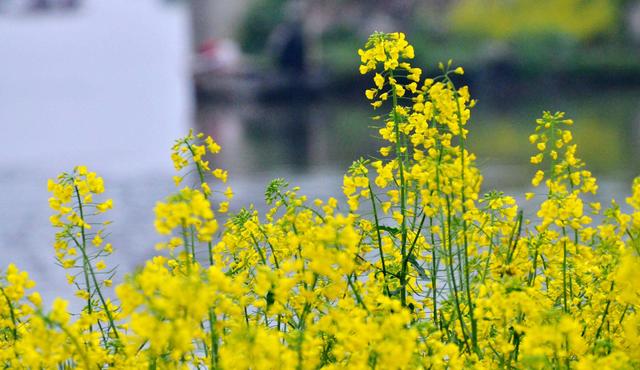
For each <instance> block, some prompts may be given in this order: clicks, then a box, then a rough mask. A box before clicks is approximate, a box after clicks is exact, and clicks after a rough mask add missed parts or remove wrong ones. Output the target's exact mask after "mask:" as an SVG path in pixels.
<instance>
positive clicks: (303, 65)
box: [267, 0, 308, 76]
mask: <svg viewBox="0 0 640 370" xmlns="http://www.w3.org/2000/svg"><path fill="white" fill-rule="evenodd" d="M303 6H304V5H303V3H302V2H301V1H300V0H293V1H291V2H289V3H288V4H287V6H286V8H285V20H284V22H283V23H281V24H280V25H278V27H276V29H275V30H274V31H273V32H272V33H271V35H270V36H269V40H268V42H267V50H268V52H269V53H270V54H271V55H272V58H273V59H274V60H275V62H276V67H277V68H278V70H279V71H280V72H284V73H287V74H292V75H298V76H299V75H300V74H302V73H304V72H305V71H306V70H307V49H308V47H307V40H306V37H305V32H304V27H303V23H302V19H303Z"/></svg>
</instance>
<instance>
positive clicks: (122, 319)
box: [0, 33, 640, 369]
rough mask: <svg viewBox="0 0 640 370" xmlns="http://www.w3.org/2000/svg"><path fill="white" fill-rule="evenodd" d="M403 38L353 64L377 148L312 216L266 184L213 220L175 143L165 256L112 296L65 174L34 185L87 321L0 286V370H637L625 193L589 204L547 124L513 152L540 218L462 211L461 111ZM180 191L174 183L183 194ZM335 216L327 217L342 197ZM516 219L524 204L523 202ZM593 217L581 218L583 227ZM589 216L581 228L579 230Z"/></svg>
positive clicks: (207, 185) (485, 200) (313, 204)
mask: <svg viewBox="0 0 640 370" xmlns="http://www.w3.org/2000/svg"><path fill="white" fill-rule="evenodd" d="M413 54H414V50H413V47H412V46H411V45H410V44H409V43H408V41H407V40H406V38H405V36H404V35H403V34H401V33H391V34H384V33H376V34H374V35H372V36H371V37H370V38H369V40H368V41H367V43H366V44H365V47H364V48H363V49H362V50H359V55H360V58H361V66H360V72H361V73H362V74H366V75H370V76H372V87H371V88H369V89H367V90H366V91H365V96H366V98H367V99H368V100H370V102H371V105H372V107H373V109H375V110H376V111H377V112H378V115H377V116H376V117H374V119H376V120H377V122H379V128H378V133H379V135H380V137H381V141H382V146H381V147H380V148H379V152H378V153H379V154H377V155H376V156H374V157H371V158H366V159H358V160H356V161H355V162H354V163H353V164H352V165H351V166H350V167H349V169H348V170H347V171H346V173H345V175H344V178H343V186H342V192H343V196H340V197H336V198H334V197H331V198H329V199H314V200H309V199H308V198H307V197H306V196H304V195H302V194H301V193H300V189H299V188H297V187H290V186H289V184H288V183H287V182H286V181H285V180H284V179H275V180H273V181H272V182H271V183H270V184H269V185H268V186H267V189H266V191H265V202H266V204H267V206H268V210H267V211H266V213H264V214H260V213H259V212H258V211H257V210H256V209H255V208H254V207H253V206H248V207H245V208H240V210H239V211H238V212H236V213H234V214H228V210H229V202H230V201H231V199H232V197H233V191H232V189H231V188H229V187H225V186H226V185H224V183H226V181H227V177H228V173H227V172H226V171H225V170H223V169H220V168H215V169H212V168H211V166H210V158H211V156H213V155H215V154H217V153H218V152H219V151H220V146H219V145H218V144H217V143H215V141H213V139H211V138H210V137H204V136H203V135H201V134H199V135H194V134H192V133H190V134H189V135H187V136H186V137H184V138H181V139H179V140H177V141H176V144H175V145H174V146H173V148H172V155H171V158H172V160H173V162H174V165H175V168H176V170H177V171H178V174H177V175H176V176H175V177H174V181H175V183H176V186H177V187H180V188H179V189H177V190H176V193H175V194H173V195H170V196H168V197H167V198H166V199H165V200H164V201H161V202H158V203H157V205H156V207H155V214H156V221H155V226H156V229H157V231H158V233H159V234H161V235H163V236H165V240H164V241H162V242H161V243H159V244H158V245H156V248H157V249H158V250H160V251H162V252H163V253H162V254H161V255H159V256H157V257H154V258H153V259H151V260H150V261H147V263H146V264H145V266H144V267H143V268H142V269H140V270H139V271H138V272H136V273H134V274H131V275H128V276H127V277H126V278H125V280H124V283H122V284H120V285H118V286H117V287H116V288H115V296H116V297H117V300H115V301H113V302H112V301H111V300H110V299H109V298H108V297H110V296H113V293H111V294H109V292H108V290H110V288H111V276H112V273H106V271H108V269H107V268H106V262H105V260H106V258H107V257H108V254H110V253H111V251H112V247H111V245H110V244H108V243H106V242H105V241H104V238H105V237H106V233H105V232H104V227H105V226H106V224H108V222H105V221H101V220H100V217H101V215H102V214H103V213H104V212H106V211H107V210H108V209H110V208H111V207H112V202H111V201H110V200H103V201H97V200H94V197H98V196H99V195H101V193H103V192H104V186H103V181H102V179H101V178H99V177H98V176H97V175H96V174H95V173H91V172H89V171H88V170H87V169H86V168H84V167H77V168H76V169H75V170H74V171H73V172H72V173H70V174H62V175H61V176H60V177H59V178H58V179H57V180H56V181H53V180H52V181H51V182H50V183H49V189H50V191H51V192H52V193H53V197H52V199H51V200H50V204H51V207H52V208H53V209H54V211H55V213H54V215H53V216H52V218H51V222H52V224H53V226H55V227H56V228H58V230H59V232H58V233H57V234H56V242H55V250H56V257H57V259H58V261H59V263H60V265H61V266H62V267H63V268H65V269H66V270H67V271H68V276H69V277H68V278H69V281H70V283H71V284H73V285H74V286H75V287H76V290H77V295H78V296H79V297H80V299H82V301H83V302H84V303H85V304H84V308H83V309H82V311H81V312H79V313H76V315H74V317H73V318H72V317H71V316H70V314H69V312H68V310H67V307H68V306H67V302H65V301H64V300H61V299H57V300H55V301H54V302H53V305H52V308H51V309H48V308H46V307H45V305H44V304H43V303H42V299H41V298H40V295H39V294H38V293H37V292H30V289H32V288H33V286H34V283H33V282H32V281H31V280H30V279H29V277H28V275H27V273H26V272H22V271H20V270H19V269H18V268H17V267H16V266H14V265H9V267H8V268H7V269H6V271H5V272H3V273H2V275H1V276H2V277H1V278H0V293H2V294H1V295H0V365H2V366H4V367H5V368H12V367H16V368H73V367H81V368H145V369H148V368H154V369H155V368H167V369H174V368H185V369H191V368H211V369H236V368H245V369H263V368H265V369H266V368H269V369H270V368H285V369H288V368H292V369H293V368H295V369H307V368H327V369H338V368H349V369H352V368H356V369H358V368H382V369H386V368H403V369H404V368H419V369H441V368H442V369H446V368H454V369H457V368H523V369H525V368H527V369H528V368H539V369H543V368H574V367H576V368H581V369H588V368H596V367H605V368H615V369H627V368H629V369H631V368H637V367H639V366H640V355H639V354H638V353H639V352H638V351H637V348H639V347H640V335H639V333H640V316H639V315H638V312H637V310H638V305H639V304H640V294H639V293H638V287H639V285H638V284H639V283H638V282H639V281H640V269H639V268H638V267H640V259H639V258H640V257H639V254H640V244H639V243H640V242H638V240H640V239H639V238H640V180H639V179H636V181H634V183H633V186H632V194H631V196H630V197H628V198H627V199H626V203H627V204H628V206H629V209H630V210H631V212H630V213H625V212H623V210H622V208H621V207H620V205H619V204H618V203H616V202H612V204H611V205H610V206H609V207H608V208H604V209H603V207H602V206H601V205H600V204H599V203H595V202H590V201H589V199H590V198H589V194H595V193H596V192H597V190H598V186H597V183H596V180H595V178H594V177H593V176H592V174H591V173H590V172H589V171H588V170H587V169H586V165H585V163H584V162H583V161H582V160H580V159H579V157H578V156H577V146H576V145H575V144H574V143H573V137H572V134H571V130H570V127H571V125H572V124H573V122H572V121H571V120H569V119H567V118H565V117H564V115H563V114H562V113H549V112H545V113H544V114H543V116H542V118H541V119H539V120H538V121H537V122H536V126H535V132H534V133H533V134H532V135H531V137H530V138H529V141H530V142H531V144H532V145H534V146H535V149H534V154H533V155H532V157H531V162H532V164H534V165H535V166H536V167H537V172H536V174H535V175H534V177H533V179H532V185H533V187H534V189H535V191H534V192H531V193H527V194H526V198H527V199H531V198H537V199H539V200H540V202H539V203H540V206H539V210H538V211H537V213H536V214H535V217H534V218H533V219H526V218H525V217H524V215H523V211H522V210H521V208H520V207H519V206H518V205H517V204H516V201H515V199H514V197H512V196H509V195H506V194H504V193H503V192H500V191H497V190H491V191H488V192H486V193H484V194H482V193H481V185H482V176H481V174H480V171H479V170H478V168H477V167H476V166H475V160H476V157H475V155H474V154H473V153H471V152H470V151H469V149H468V147H467V145H466V141H467V137H468V135H469V134H470V133H469V129H468V127H469V125H470V122H471V109H472V108H473V107H474V105H475V101H474V100H473V99H471V96H470V93H469V89H468V88H467V87H466V86H462V87H459V86H456V84H455V83H454V80H457V79H456V78H454V76H455V75H463V74H464V70H463V69H462V68H461V67H454V66H453V64H452V62H448V63H447V64H440V65H439V73H438V74H437V75H436V76H433V77H431V78H424V79H423V77H422V74H423V73H422V70H421V69H419V68H416V67H413V66H412V65H411V59H413ZM185 182H187V183H189V184H187V185H183V184H184V183H185ZM339 199H342V200H339ZM527 204H528V203H527ZM594 215H597V216H598V217H594ZM594 219H596V220H599V221H597V222H594Z"/></svg>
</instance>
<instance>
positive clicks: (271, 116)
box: [0, 0, 640, 300]
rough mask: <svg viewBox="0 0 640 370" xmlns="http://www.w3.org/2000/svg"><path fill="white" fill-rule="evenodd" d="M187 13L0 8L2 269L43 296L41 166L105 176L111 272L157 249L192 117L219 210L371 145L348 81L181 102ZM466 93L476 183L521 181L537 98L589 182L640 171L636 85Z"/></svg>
mask: <svg viewBox="0 0 640 370" xmlns="http://www.w3.org/2000/svg"><path fill="white" fill-rule="evenodd" d="M188 18H189V17H188V12H187V11H186V9H185V8H184V7H183V6H182V5H180V4H175V3H171V4H170V5H167V4H165V3H162V2H158V1H151V0H145V1H142V0H137V1H128V0H109V1H106V0H104V1H98V0H95V1H86V2H85V3H84V5H83V7H82V8H80V9H78V11H77V12H74V13H71V14H66V15H63V14H56V15H55V16H53V15H37V16H29V17H27V16H24V17H5V18H0V49H1V50H2V60H0V129H1V135H0V138H1V144H2V145H0V210H1V211H0V212H1V213H0V268H3V267H4V266H6V265H7V264H8V263H9V262H16V263H17V264H18V265H19V267H20V268H23V269H26V270H28V271H29V272H30V273H31V275H32V276H33V277H34V278H35V279H36V281H37V282H38V285H39V287H40V289H42V291H43V292H44V296H45V298H46V299H47V300H50V299H51V298H52V297H53V296H55V295H63V296H66V297H69V294H68V291H67V290H68V289H67V286H66V283H65V278H64V272H62V271H61V270H60V269H59V268H57V267H55V266H54V260H53V248H52V243H53V236H54V230H53V229H52V228H50V227H49V223H48V217H49V215H50V211H49V209H48V205H47V198H48V194H47V192H46V180H47V179H48V178H51V177H54V176H55V175H56V174H57V173H59V172H61V171H64V170H69V169H71V168H72V167H73V166H74V165H77V164H85V165H87V166H88V167H89V168H91V169H92V170H95V171H98V172H99V173H100V174H101V175H103V177H104V178H105V181H106V188H107V193H108V196H109V197H111V198H113V199H114V202H115V209H114V210H113V211H112V212H111V213H110V214H111V218H112V219H113V220H114V221H115V222H114V224H113V225H112V227H111V234H110V235H109V239H110V241H111V242H112V243H113V244H114V246H115V248H116V251H115V254H114V256H113V260H114V261H115V263H118V264H120V265H121V269H120V271H121V274H120V277H121V276H122V273H124V272H128V271H132V269H134V268H135V266H138V265H139V264H140V263H141V262H142V261H143V260H144V259H145V258H148V257H150V256H152V255H153V254H154V253H155V251H154V249H153V245H154V243H155V242H157V241H159V240H160V238H159V237H158V236H156V235H155V233H154V230H153V211H152V209H153V206H154V204H155V202H156V201H157V200H159V199H162V198H163V197H164V196H166V195H167V194H169V193H170V192H172V191H173V189H174V188H173V184H172V181H171V175H172V174H173V173H172V166H171V163H170V160H169V148H170V146H171V144H172V141H173V140H174V139H175V138H176V137H179V136H181V135H183V134H185V133H186V132H187V130H188V129H189V128H190V127H194V128H196V129H197V130H199V131H203V132H205V133H207V134H209V135H212V136H213V137H214V138H215V139H216V140H217V141H218V142H219V143H220V144H221V145H222V147H223V152H222V153H221V155H220V156H218V157H216V158H213V159H212V161H213V165H215V166H217V167H224V168H226V169H228V170H229V172H230V184H231V186H232V187H233V188H234V191H235V193H236V197H235V198H234V200H233V205H232V209H238V208H239V207H241V206H244V205H247V204H248V203H256V204H257V206H258V208H259V209H261V208H263V206H262V200H261V199H262V194H263V192H264V187H265V186H266V184H267V182H268V181H269V180H270V179H271V178H273V177H284V178H287V179H288V180H289V182H290V183H292V184H295V185H299V186H301V187H302V193H305V194H307V195H309V196H310V197H328V196H331V195H336V194H339V193H340V184H341V178H342V173H343V171H344V169H345V168H347V167H348V165H349V164H350V163H351V161H353V160H354V159H356V158H358V157H360V156H367V155H375V150H376V147H377V139H376V138H375V135H376V131H375V130H374V129H372V128H370V126H371V125H373V124H375V122H373V121H371V120H370V119H369V117H370V116H371V115H372V112H371V111H370V110H369V109H368V105H367V102H366V101H365V99H364V97H362V96H361V95H358V96H354V97H351V98H332V97H331V96H327V97H325V98H322V99H317V100H313V101H307V100H302V101H287V102H282V103H273V104H259V103H255V102H254V103H251V102H228V101H227V102H224V103H223V102H210V103H207V104H204V105H201V106H200V107H198V108H197V109H196V108H194V106H195V105H194V102H193V97H192V89H191V82H190V70H189V50H190V49H189V48H190V46H189V45H190V41H189V32H188V29H189V25H188V20H189V19H188ZM356 47H357V46H354V50H355V49H356ZM354 56H355V54H354ZM355 63H357V59H356V58H355V57H354V68H356V65H355ZM472 94H475V91H474V89H472ZM476 95H479V97H480V101H479V103H478V107H477V108H476V109H475V110H474V112H473V120H472V122H471V123H470V125H471V126H470V129H471V135H470V139H469V147H470V149H471V151H473V152H475V153H476V154H477V155H478V165H479V166H480V167H481V168H482V169H483V171H484V172H483V173H484V175H485V189H486V190H489V189H492V188H498V189H500V190H505V191H506V192H508V193H511V194H514V195H518V194H521V193H523V192H524V191H526V190H527V189H528V187H529V186H528V184H529V179H530V176H531V174H532V172H533V170H532V168H531V167H530V166H528V165H527V163H528V156H529V155H530V153H531V152H532V148H531V146H530V145H528V141H527V136H528V134H529V133H530V132H531V131H532V129H533V127H534V123H533V122H534V120H535V118H536V117H538V116H539V115H540V113H541V111H542V110H544V109H549V110H565V111H567V113H568V116H570V117H572V118H574V119H575V121H576V126H575V137H576V142H577V143H578V144H579V145H580V152H579V153H580V154H581V156H582V157H583V158H584V159H585V160H586V161H587V163H589V164H590V168H591V169H593V172H594V173H595V174H596V175H597V176H598V177H599V179H600V180H601V182H600V183H601V187H602V194H601V196H600V197H601V199H603V200H605V201H606V200H608V199H609V198H611V197H612V196H614V195H616V196H617V198H618V199H622V197H623V196H624V195H626V194H627V192H628V188H629V184H630V180H631V178H633V176H634V175H635V174H637V173H638V172H639V169H640V168H639V165H638V161H637V158H639V156H640V108H639V107H640V88H638V89H633V88H627V89H625V90H604V91H598V92H597V93H592V92H589V91H588V90H584V91H562V92H558V91H555V92H549V91H538V92H535V91H534V92H533V93H531V92H530V93H527V94H520V95H518V94H514V95H509V96H503V97H500V98H491V97H484V96H483V95H482V91H479V92H478V94H476ZM528 207H530V208H532V206H531V205H528Z"/></svg>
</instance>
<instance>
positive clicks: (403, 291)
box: [390, 71, 407, 306]
mask: <svg viewBox="0 0 640 370" xmlns="http://www.w3.org/2000/svg"><path fill="white" fill-rule="evenodd" d="M390 78H393V71H390ZM392 93H393V106H392V109H393V125H394V131H395V135H396V157H397V160H398V172H399V174H400V214H401V215H402V222H401V225H400V233H401V242H400V253H401V257H402V258H403V259H404V258H406V254H407V221H406V219H407V209H406V208H407V194H406V191H407V189H406V187H407V186H406V185H407V184H406V183H405V179H404V154H403V153H402V145H401V142H400V122H399V120H398V110H397V107H398V95H397V92H396V88H395V86H393V88H392ZM400 302H401V303H402V306H406V304H407V277H406V276H405V275H403V274H400Z"/></svg>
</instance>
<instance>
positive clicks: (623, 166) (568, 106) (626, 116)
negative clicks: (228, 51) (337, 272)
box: [196, 89, 640, 191]
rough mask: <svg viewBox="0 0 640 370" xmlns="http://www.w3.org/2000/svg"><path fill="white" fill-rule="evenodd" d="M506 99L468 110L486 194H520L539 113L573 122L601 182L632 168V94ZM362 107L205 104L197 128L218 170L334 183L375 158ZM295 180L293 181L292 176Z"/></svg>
mask: <svg viewBox="0 0 640 370" xmlns="http://www.w3.org/2000/svg"><path fill="white" fill-rule="evenodd" d="M562 94H564V95H562V96H560V93H559V94H556V95H549V94H548V95H541V94H538V95H527V96H512V97H511V98H503V99H501V100H493V99H490V98H487V99H483V98H481V99H480V102H479V104H478V106H477V107H476V108H475V109H474V112H473V119H472V122H471V125H472V126H470V129H471V135H470V137H469V147H470V149H471V150H472V151H473V152H475V153H476V154H477V157H478V165H479V166H480V167H481V168H482V169H483V171H485V178H486V181H485V184H486V186H485V187H486V188H493V187H497V188H501V189H504V188H510V189H515V190H518V191H525V189H526V188H527V187H528V184H529V178H530V174H531V171H532V167H531V166H529V165H528V163H529V156H530V155H531V154H532V153H533V148H531V146H530V145H528V141H527V138H528V136H529V134H530V133H531V131H532V129H533V128H534V121H535V119H536V118H537V117H539V116H540V114H541V112H542V110H553V111H555V110H564V111H566V112H567V115H568V116H569V117H571V118H573V119H574V120H575V121H576V125H575V127H574V136H575V141H576V143H578V145H579V155H580V156H581V157H582V158H583V159H585V160H586V162H587V164H588V167H589V168H590V169H591V170H592V171H593V172H594V173H595V174H596V175H597V176H598V177H599V178H600V179H601V181H612V182H628V181H630V179H631V178H632V177H634V176H635V175H636V174H637V173H638V172H640V165H639V164H638V162H637V161H636V160H635V159H636V158H640V136H639V132H640V110H639V109H638V106H640V90H633V89H632V90H625V91H609V92H605V93H602V94H600V95H598V96H593V95H585V94H581V93H579V92H566V93H562ZM371 114H372V111H370V110H369V109H368V107H367V103H366V102H365V101H364V99H361V98H359V97H353V98H349V99H344V100H314V101H312V102H307V103H305V102H302V101H295V102H293V103H289V102H284V103H281V104H275V105H274V104H271V105H262V104H258V103H255V104H236V105H234V104H212V103H209V104H205V105H203V106H202V107H201V109H199V111H198V115H197V122H196V125H197V127H198V128H199V129H200V130H202V131H204V132H206V133H208V134H210V135H212V136H213V137H216V138H217V139H218V140H219V141H220V143H221V145H222V147H223V148H224V152H223V154H222V156H221V157H220V158H218V159H217V160H218V161H219V163H220V165H222V166H224V167H225V168H228V169H230V171H231V173H232V174H236V175H237V176H240V177H242V176H251V175H252V174H255V173H263V172H272V173H274V174H275V175H278V170H283V171H286V172H293V173H294V176H296V177H304V176H306V175H308V174H309V173H313V172H314V171H315V169H316V168H323V169H324V170H328V171H333V172H335V173H336V176H339V174H341V173H342V172H343V171H344V169H346V168H347V166H348V165H349V164H350V163H351V161H353V160H354V159H356V158H358V157H360V156H365V157H366V156H370V155H375V150H376V148H377V147H378V145H379V143H378V141H377V139H375V136H376V130H375V129H372V128H371V125H374V124H379V122H374V121H372V120H371V119H370V115H371ZM296 174H297V175H296Z"/></svg>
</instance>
